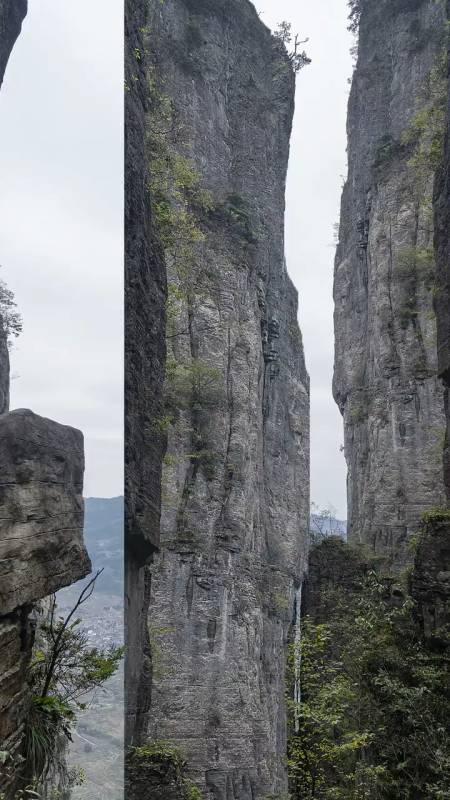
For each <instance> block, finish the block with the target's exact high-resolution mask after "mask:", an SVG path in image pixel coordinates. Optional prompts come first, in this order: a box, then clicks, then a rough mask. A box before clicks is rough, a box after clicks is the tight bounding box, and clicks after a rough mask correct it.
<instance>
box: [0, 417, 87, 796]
mask: <svg viewBox="0 0 450 800" xmlns="http://www.w3.org/2000/svg"><path fill="white" fill-rule="evenodd" d="M0 468H1V474H2V489H1V493H0V506H1V524H0V745H1V749H2V751H6V752H7V753H8V754H9V760H8V762H7V764H6V769H5V771H4V772H2V774H0V790H4V789H6V788H7V785H8V784H9V777H10V776H9V770H8V767H9V766H11V768H12V772H14V769H13V764H14V758H15V756H17V755H19V754H20V752H21V745H22V737H23V733H24V729H25V723H26V719H27V716H28V712H29V707H30V693H29V688H28V681H27V671H28V666H29V661H30V658H31V654H32V648H33V641H34V630H35V625H36V620H35V615H34V613H33V610H34V605H35V604H36V603H37V602H38V601H40V600H42V599H43V598H45V597H46V596H47V595H49V594H50V593H53V592H56V591H57V590H58V589H60V588H62V587H63V586H68V585H69V584H71V583H74V582H75V581H77V580H79V579H80V578H83V577H84V576H85V575H86V574H87V573H88V572H89V571H90V562H89V558H88V555H87V553H86V550H85V548H84V544H83V511H84V509H83V498H82V488H83V471H84V455H83V437H82V434H81V433H80V432H79V431H77V430H74V429H73V428H69V427H67V426H65V425H58V424H57V423H56V422H52V421H51V420H47V419H43V418H42V417H38V416H37V415H36V414H33V413H32V412H31V411H27V410H18V411H13V412H11V413H9V414H3V415H2V416H0Z"/></svg>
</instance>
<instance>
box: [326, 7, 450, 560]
mask: <svg viewBox="0 0 450 800" xmlns="http://www.w3.org/2000/svg"><path fill="white" fill-rule="evenodd" d="M445 47H446V43H445V7H444V4H442V3H434V2H433V1H432V0H394V2H393V1H392V0H381V1H380V2H377V3H373V2H369V1H368V0H362V2H361V23H360V33H359V50H358V61H357V65H356V70H355V74H354V78H353V84H352V89H351V95H350V102H349V113H348V138H349V142H348V159H349V175H348V180H347V183H346V185H345V188H344V193H343V198H342V210H341V222H340V237H339V239H340V241H339V246H338V250H337V256H336V266H335V284H334V297H335V337H336V351H335V374H334V395H335V398H336V401H337V403H338V404H339V407H340V409H341V412H342V414H343V417H344V427H345V453H346V458H347V464H348V506H349V509H348V524H349V541H350V542H358V541H361V542H364V543H366V544H368V545H369V546H370V547H371V548H373V550H374V551H375V552H377V553H379V554H382V555H383V556H385V557H386V560H387V562H388V563H389V564H390V565H393V566H394V567H395V568H397V567H401V566H402V565H403V564H405V563H406V562H407V561H409V560H410V559H411V552H410V550H409V548H408V540H409V538H410V536H411V535H412V534H414V533H415V532H416V530H417V525H418V521H419V519H420V517H421V515H422V513H423V511H424V510H426V509H427V508H430V507H432V506H436V505H440V504H442V503H443V502H444V500H445V490H444V481H443V469H442V453H443V443H444V436H445V427H446V419H445V410H444V390H443V386H442V381H441V380H440V378H439V376H438V358H437V330H436V314H435V311H434V305H433V301H434V298H435V296H436V291H437V282H438V278H437V271H436V262H435V255H434V250H433V234H434V230H433V184H434V180H435V173H436V170H437V169H438V165H439V163H440V158H441V156H440V149H441V144H442V142H441V139H442V133H443V123H442V116H439V112H436V111H435V109H439V108H440V107H441V104H442V97H443V92H444V93H445V92H446V88H445V87H446V79H445V75H444V70H443V60H442V56H443V53H444V52H445ZM447 234H448V232H447Z"/></svg>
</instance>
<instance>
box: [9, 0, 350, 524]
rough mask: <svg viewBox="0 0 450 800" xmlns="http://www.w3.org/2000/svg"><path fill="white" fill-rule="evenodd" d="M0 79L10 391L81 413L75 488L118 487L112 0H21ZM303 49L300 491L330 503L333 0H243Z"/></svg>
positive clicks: (118, 171) (338, 126)
mask: <svg viewBox="0 0 450 800" xmlns="http://www.w3.org/2000/svg"><path fill="white" fill-rule="evenodd" d="M29 5H30V9H29V14H28V17H27V18H26V20H25V23H24V28H23V32H22V35H21V37H20V38H19V40H18V41H17V43H16V46H15V48H14V50H13V54H12V56H11V60H10V62H9V65H8V68H7V71H6V76H5V82H4V84H3V88H2V91H1V93H0V175H1V191H0V219H1V230H0V264H1V265H2V269H1V271H0V276H1V277H2V278H3V279H4V280H6V282H7V283H8V285H9V286H10V288H11V289H13V291H14V292H15V294H16V299H17V302H18V305H19V308H20V310H21V312H22V314H23V318H24V333H23V335H22V336H21V337H20V339H19V340H18V343H17V347H16V349H14V351H13V353H12V369H13V373H15V374H17V375H18V376H19V377H17V378H16V379H15V380H13V382H12V406H13V407H23V406H26V407H30V408H33V410H35V411H36V412H38V413H40V414H43V415H45V416H49V417H51V418H53V419H56V420H59V421H61V422H64V423H67V424H71V425H75V426H76V427H79V428H81V429H82V430H83V431H84V433H85V437H86V458H87V464H86V466H87V469H86V481H85V493H86V494H87V495H97V496H110V495H115V494H120V493H122V487H123V479H122V473H123V457H122V446H123V442H122V430H123V427H122V398H123V378H122V376H123V364H122V315H123V286H122V276H123V269H122V263H123V262H122V250H123V225H122V219H123V216H122V202H123V201H122V195H123V191H122V186H123V175H122V163H123V162H122V146H123V144H122V143H123V132H122V119H123V118H122V87H123V81H122V52H123V42H122V35H123V34H122V30H123V0H95V2H93V0H77V2H76V3H74V2H61V0H30V3H29ZM255 5H256V7H257V9H258V11H259V12H260V13H261V18H262V19H263V21H264V22H265V23H266V24H267V25H269V27H272V28H275V27H276V25H277V23H278V22H280V21H281V20H283V19H286V20H289V21H290V22H292V25H293V31H295V32H298V33H299V34H301V38H305V37H306V36H309V37H310V41H309V43H308V45H307V46H306V47H307V50H308V54H309V55H310V56H311V58H312V59H313V63H312V64H311V66H310V67H308V68H307V69H305V70H303V71H302V72H301V73H300V75H299V78H298V84H297V101H296V116H295V123H294V132H293V138H292V145H291V160H290V167H289V175H288V192H287V214H286V224H287V231H286V235H287V259H288V266H289V271H290V274H291V276H292V278H293V280H294V282H295V284H296V286H297V288H298V290H299V293H300V323H301V327H302V331H303V336H304V343H305V349H306V358H307V365H308V370H309V373H310V376H311V410H312V432H311V433H312V439H311V455H312V476H311V478H312V490H311V496H312V499H313V500H314V501H315V502H316V503H318V504H319V505H321V506H325V505H332V506H334V508H335V509H336V510H337V513H338V515H339V516H340V517H345V515H346V510H345V509H346V497H345V474H346V469H345V462H344V457H343V455H342V453H341V452H340V450H339V448H340V445H341V443H342V439H343V434H342V422H341V418H340V415H339V412H338V410H337V408H336V406H335V404H334V402H333V399H332V395H331V379H332V367H333V304H332V278H333V258H334V244H333V224H334V223H335V222H337V220H338V217H339V201H340V193H341V186H342V176H343V175H344V174H345V172H346V153H345V148H346V137H345V118H346V105H347V95H348V88H349V87H348V83H347V79H348V78H349V77H350V75H351V71H352V65H351V57H350V54H349V50H350V46H351V44H352V40H351V36H350V34H349V33H348V32H347V4H346V0H320V2H318V0H276V2H275V0H256V2H255Z"/></svg>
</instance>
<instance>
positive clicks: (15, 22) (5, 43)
mask: <svg viewBox="0 0 450 800" xmlns="http://www.w3.org/2000/svg"><path fill="white" fill-rule="evenodd" d="M27 9H28V2H27V0H0V87H1V85H2V83H3V78H4V75H5V69H6V65H7V63H8V59H9V56H10V55H11V50H12V49H13V46H14V42H15V41H16V39H17V37H18V35H19V33H20V31H21V28H22V22H23V20H24V18H25V16H26V13H27Z"/></svg>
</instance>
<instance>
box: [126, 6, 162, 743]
mask: <svg viewBox="0 0 450 800" xmlns="http://www.w3.org/2000/svg"><path fill="white" fill-rule="evenodd" d="M147 13H148V2H146V0H127V2H126V3H125V66H126V85H125V120H126V125H125V308H126V315H125V319H126V321H125V354H126V357H125V442H126V444H125V542H126V546H125V559H126V563H125V574H126V588H125V595H126V604H125V614H126V640H127V641H126V644H127V649H126V652H127V656H126V659H127V665H126V671H125V675H126V678H125V682H126V689H125V691H126V740H127V742H137V741H139V737H140V733H141V730H142V718H143V717H144V716H145V714H146V712H147V711H148V708H149V703H150V697H151V654H150V648H149V640H148V630H147V620H146V617H147V607H148V596H149V586H150V576H149V573H148V570H146V566H145V565H146V564H147V563H148V562H149V561H150V560H151V558H152V555H153V553H154V552H155V551H156V550H157V548H158V545H159V518H160V502H161V469H162V459H163V454H164V449H165V440H164V437H163V436H155V435H154V420H155V419H156V418H160V417H161V416H162V413H163V411H162V396H163V381H164V359H165V300H166V273H165V264H164V257H163V252H162V249H161V246H160V244H159V242H158V238H157V236H156V233H155V230H154V226H153V219H152V208H151V198H150V193H149V190H148V154H147V146H146V119H147V115H148V113H149V112H150V99H149V97H148V91H147V76H146V70H145V54H144V46H143V30H145V28H146V25H147ZM136 53H139V54H140V58H139V59H137V58H136Z"/></svg>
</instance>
